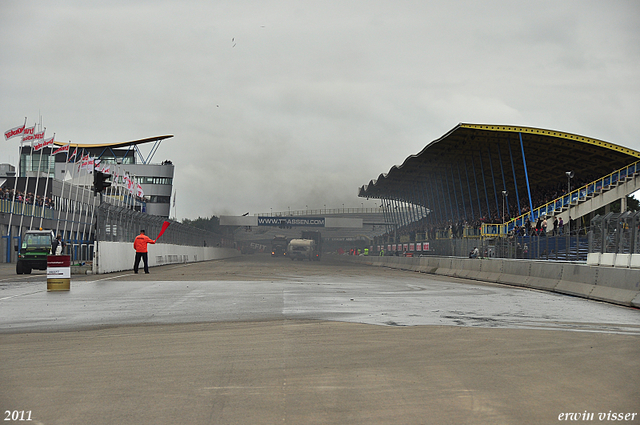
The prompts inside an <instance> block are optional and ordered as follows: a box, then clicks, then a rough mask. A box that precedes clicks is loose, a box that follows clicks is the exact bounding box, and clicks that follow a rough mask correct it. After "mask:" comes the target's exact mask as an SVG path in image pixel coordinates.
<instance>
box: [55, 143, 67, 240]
mask: <svg viewBox="0 0 640 425" xmlns="http://www.w3.org/2000/svg"><path fill="white" fill-rule="evenodd" d="M70 149H71V140H69V143H68V144H67V156H66V158H65V159H64V177H65V178H66V177H67V164H68V162H69V150H70ZM54 169H55V165H54ZM65 178H63V179H62V189H60V205H58V208H60V207H62V203H63V202H64V201H63V199H64V183H65ZM54 180H55V176H54ZM61 212H62V211H61V210H59V212H58V214H57V220H56V236H58V230H59V229H60V216H61V215H62V214H60V213H61Z"/></svg>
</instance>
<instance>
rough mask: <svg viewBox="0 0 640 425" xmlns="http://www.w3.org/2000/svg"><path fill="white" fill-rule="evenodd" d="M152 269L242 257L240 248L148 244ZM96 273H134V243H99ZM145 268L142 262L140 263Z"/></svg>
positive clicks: (95, 264)
mask: <svg viewBox="0 0 640 425" xmlns="http://www.w3.org/2000/svg"><path fill="white" fill-rule="evenodd" d="M148 249H149V253H148V257H149V267H153V266H162V265H166V264H179V263H193V262H198V261H209V260H220V259H223V258H232V257H237V256H239V255H240V252H239V251H238V250H237V249H233V248H222V247H211V246H187V245H173V244H164V243H157V244H154V245H149V247H148ZM94 259H95V261H94V269H93V272H94V273H97V274H103V273H111V272H117V271H123V270H133V261H134V259H135V251H134V250H133V244H132V243H131V242H109V241H100V242H98V246H97V250H96V253H95V257H94ZM140 268H142V262H140Z"/></svg>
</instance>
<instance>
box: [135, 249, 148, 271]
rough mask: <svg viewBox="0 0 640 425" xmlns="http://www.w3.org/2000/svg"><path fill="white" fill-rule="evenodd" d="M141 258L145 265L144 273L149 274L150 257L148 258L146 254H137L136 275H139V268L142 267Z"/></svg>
mask: <svg viewBox="0 0 640 425" xmlns="http://www.w3.org/2000/svg"><path fill="white" fill-rule="evenodd" d="M141 258H142V262H143V264H144V272H145V273H149V257H148V256H147V253H146V252H136V261H134V263H133V271H134V273H138V266H139V265H140V259H141Z"/></svg>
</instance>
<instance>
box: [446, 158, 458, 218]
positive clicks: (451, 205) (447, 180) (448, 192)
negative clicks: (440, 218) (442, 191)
mask: <svg viewBox="0 0 640 425" xmlns="http://www.w3.org/2000/svg"><path fill="white" fill-rule="evenodd" d="M447 174H448V173H447V166H446V165H445V167H444V179H445V182H446V183H447V194H448V195H449V207H450V208H451V221H453V219H454V217H453V202H452V201H451V187H450V186H449V176H448V175H447ZM455 195H456V187H455V185H454V186H453V196H454V199H455ZM456 213H457V214H458V221H460V212H459V211H458V202H457V200H456Z"/></svg>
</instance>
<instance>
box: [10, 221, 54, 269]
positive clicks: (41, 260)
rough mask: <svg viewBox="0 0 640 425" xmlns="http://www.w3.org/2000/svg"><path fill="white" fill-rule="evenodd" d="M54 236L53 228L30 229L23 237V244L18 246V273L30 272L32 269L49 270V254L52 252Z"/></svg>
mask: <svg viewBox="0 0 640 425" xmlns="http://www.w3.org/2000/svg"><path fill="white" fill-rule="evenodd" d="M53 239H54V236H53V231H51V230H29V231H27V232H26V233H25V234H24V236H23V237H22V245H21V246H19V247H18V246H16V251H18V262H17V263H16V273H17V274H30V273H31V270H32V269H38V270H47V256H48V255H49V254H51V243H52V242H53Z"/></svg>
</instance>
